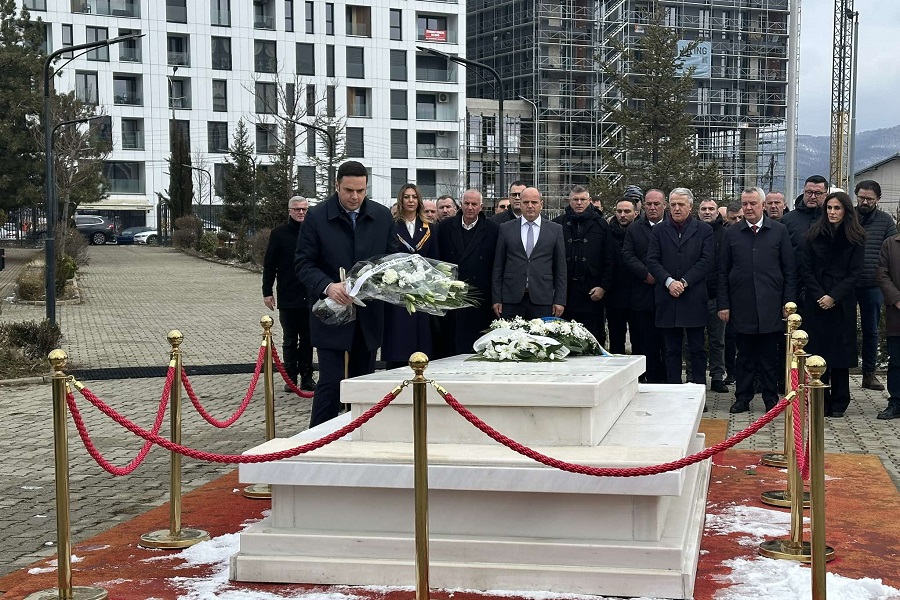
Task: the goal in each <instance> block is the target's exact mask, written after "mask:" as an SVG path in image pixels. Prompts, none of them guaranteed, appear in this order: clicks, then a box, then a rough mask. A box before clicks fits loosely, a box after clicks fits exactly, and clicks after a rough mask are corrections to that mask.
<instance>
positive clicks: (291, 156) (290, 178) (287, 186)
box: [257, 123, 300, 229]
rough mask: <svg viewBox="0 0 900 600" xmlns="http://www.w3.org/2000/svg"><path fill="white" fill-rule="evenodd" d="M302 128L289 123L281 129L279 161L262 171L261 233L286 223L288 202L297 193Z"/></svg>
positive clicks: (259, 192) (260, 191) (278, 143)
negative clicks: (297, 164)
mask: <svg viewBox="0 0 900 600" xmlns="http://www.w3.org/2000/svg"><path fill="white" fill-rule="evenodd" d="M298 127H300V126H299V125H295V124H294V123H287V124H286V125H285V126H284V127H282V128H281V131H282V135H281V136H279V138H278V142H277V146H276V150H275V160H273V161H272V162H271V163H269V164H268V165H266V166H265V169H260V171H262V172H264V173H265V176H264V177H260V179H259V189H258V200H259V204H258V207H257V229H261V228H263V227H269V228H271V227H274V226H275V225H278V224H279V223H281V222H283V221H284V220H285V218H286V217H285V215H286V214H287V203H288V200H289V199H290V198H291V197H292V196H294V195H295V194H296V193H297V192H296V190H297V185H296V183H297V168H296V166H295V161H296V154H297V128H298Z"/></svg>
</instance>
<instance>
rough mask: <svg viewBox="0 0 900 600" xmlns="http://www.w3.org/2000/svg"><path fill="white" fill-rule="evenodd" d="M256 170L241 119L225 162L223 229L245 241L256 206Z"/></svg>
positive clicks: (248, 136)
mask: <svg viewBox="0 0 900 600" xmlns="http://www.w3.org/2000/svg"><path fill="white" fill-rule="evenodd" d="M256 178H257V170H256V164H255V162H254V161H253V146H252V145H251V144H250V134H249V133H248V131H247V126H246V125H245V124H244V120H243V119H240V120H239V121H238V124H237V128H236V129H235V132H234V137H233V138H232V143H231V147H230V149H229V153H228V158H226V159H225V183H224V186H223V190H222V203H223V204H224V206H225V208H224V210H223V213H222V217H223V221H222V226H223V227H224V228H225V229H227V230H228V231H231V232H233V233H234V234H236V235H237V237H238V241H240V242H243V240H245V239H246V237H247V234H248V232H249V230H250V227H251V225H252V223H253V211H254V207H255V203H256V195H257V189H256V188H257V186H256Z"/></svg>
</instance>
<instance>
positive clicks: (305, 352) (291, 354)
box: [278, 306, 313, 383]
mask: <svg viewBox="0 0 900 600" xmlns="http://www.w3.org/2000/svg"><path fill="white" fill-rule="evenodd" d="M278 321H279V322H280V323H281V334H282V337H283V338H284V339H283V340H282V344H281V362H282V363H283V364H284V370H285V371H287V374H288V375H290V376H291V379H292V380H293V381H294V383H297V376H298V375H312V370H313V368H312V358H313V347H312V342H310V339H309V308H307V307H305V306H302V307H291V308H280V309H278Z"/></svg>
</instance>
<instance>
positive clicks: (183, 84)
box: [169, 77, 191, 110]
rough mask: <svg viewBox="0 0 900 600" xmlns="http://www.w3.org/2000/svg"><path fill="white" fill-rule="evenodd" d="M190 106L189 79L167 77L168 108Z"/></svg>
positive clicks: (187, 107) (186, 107) (185, 107)
mask: <svg viewBox="0 0 900 600" xmlns="http://www.w3.org/2000/svg"><path fill="white" fill-rule="evenodd" d="M190 107H191V80H190V78H188V77H170V78H169V108H179V109H185V110H186V109H189V108H190Z"/></svg>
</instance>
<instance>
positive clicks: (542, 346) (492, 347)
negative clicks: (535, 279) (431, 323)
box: [469, 317, 610, 362]
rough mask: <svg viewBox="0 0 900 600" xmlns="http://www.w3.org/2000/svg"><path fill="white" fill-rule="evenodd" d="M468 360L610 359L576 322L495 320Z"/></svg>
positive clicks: (551, 318)
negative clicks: (580, 357) (604, 357)
mask: <svg viewBox="0 0 900 600" xmlns="http://www.w3.org/2000/svg"><path fill="white" fill-rule="evenodd" d="M473 349H474V350H475V356H473V357H472V358H470V359H469V360H486V361H514V362H553V361H561V360H565V358H566V357H567V356H609V355H610V354H609V352H607V351H606V350H605V349H604V348H603V346H601V345H600V343H599V342H598V341H597V338H595V337H594V335H593V334H592V333H591V332H590V331H588V329H587V328H586V327H585V326H584V325H582V324H581V323H579V322H578V321H567V320H566V319H560V318H558V317H544V318H543V319H531V320H525V319H523V318H522V317H515V318H513V319H496V320H494V321H493V322H492V323H491V326H490V328H489V329H488V330H487V332H486V333H485V334H484V335H483V336H481V337H480V338H478V339H477V340H476V341H475V343H474V344H473Z"/></svg>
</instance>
